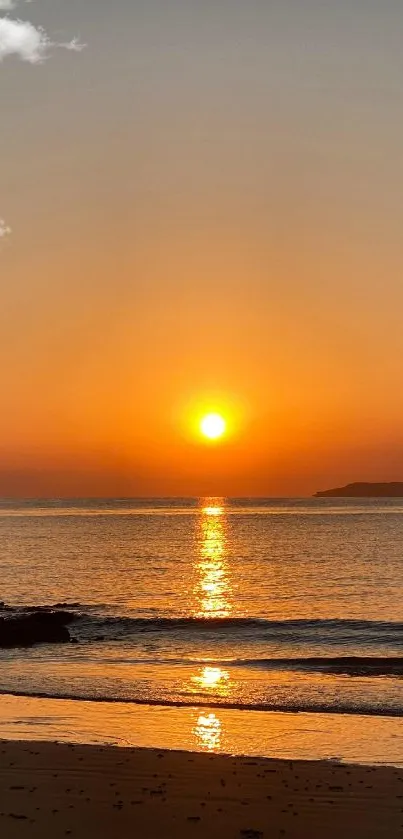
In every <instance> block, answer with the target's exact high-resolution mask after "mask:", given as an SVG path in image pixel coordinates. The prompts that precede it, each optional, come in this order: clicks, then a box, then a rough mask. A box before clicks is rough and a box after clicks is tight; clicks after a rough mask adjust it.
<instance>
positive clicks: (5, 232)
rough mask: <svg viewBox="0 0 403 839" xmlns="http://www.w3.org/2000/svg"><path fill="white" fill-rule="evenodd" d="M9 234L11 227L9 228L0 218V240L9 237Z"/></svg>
mask: <svg viewBox="0 0 403 839" xmlns="http://www.w3.org/2000/svg"><path fill="white" fill-rule="evenodd" d="M10 233H11V227H9V226H8V225H7V224H6V223H5V221H4V220H3V219H2V218H0V239H3V238H4V237H5V236H9V234H10Z"/></svg>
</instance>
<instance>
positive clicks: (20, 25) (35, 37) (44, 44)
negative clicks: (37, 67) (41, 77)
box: [0, 0, 85, 64]
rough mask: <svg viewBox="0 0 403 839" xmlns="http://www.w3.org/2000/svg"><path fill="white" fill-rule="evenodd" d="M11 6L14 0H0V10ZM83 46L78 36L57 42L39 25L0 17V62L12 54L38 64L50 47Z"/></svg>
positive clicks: (76, 48) (49, 50) (46, 54)
mask: <svg viewBox="0 0 403 839" xmlns="http://www.w3.org/2000/svg"><path fill="white" fill-rule="evenodd" d="M13 6H14V0H0V10H3V11H4V10H6V9H11V8H13ZM84 47H85V44H81V43H80V41H79V40H78V38H73V40H72V41H68V42H67V43H57V42H54V41H52V40H51V39H50V38H49V35H47V33H46V32H45V30H44V29H43V28H42V27H41V26H34V24H33V23H30V22H29V21H24V20H14V19H13V18H10V17H0V62H1V61H3V59H4V58H7V57H8V56H10V55H14V56H16V57H17V58H20V59H21V61H28V62H29V63H30V64H40V63H41V62H42V61H44V60H45V59H46V58H47V57H48V55H49V53H50V52H51V50H52V49H55V48H59V49H66V50H72V51H74V52H81V50H83V49H84Z"/></svg>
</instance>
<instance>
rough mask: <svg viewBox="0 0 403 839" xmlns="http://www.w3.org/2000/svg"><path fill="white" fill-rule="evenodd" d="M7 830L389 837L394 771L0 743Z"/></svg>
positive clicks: (394, 812)
mask: <svg viewBox="0 0 403 839" xmlns="http://www.w3.org/2000/svg"><path fill="white" fill-rule="evenodd" d="M0 757H1V760H0V830H1V832H2V835H4V836H7V839H20V837H21V839H22V838H23V837H29V839H39V837H41V839H42V837H43V836H45V835H52V837H55V839H58V837H65V836H66V835H70V836H72V837H75V839H84V837H85V839H88V837H94V839H95V837H100V839H103V837H105V839H106V837H110V836H111V835H116V836H119V839H126V837H127V839H129V837H132V836H133V835H138V836H141V837H143V836H144V837H146V838H147V839H157V837H158V839H159V837H161V836H164V835H170V836H173V837H177V839H182V837H183V839H187V837H191V836H195V837H196V838H197V837H204V836H208V837H209V839H215V838H217V839H227V837H228V839H236V837H239V838H240V839H242V838H243V839H261V837H267V839H268V837H270V839H272V837H282V836H285V837H286V838H287V839H290V837H291V838H292V839H301V837H305V836H306V837H309V839H322V837H323V836H326V837H329V839H336V837H337V839H338V838H339V837H340V835H341V834H343V832H344V833H345V834H346V835H348V836H354V835H355V836H358V837H365V839H372V837H373V839H376V837H381V836H382V837H383V836H388V839H394V837H398V836H400V837H401V836H402V835H403V770H399V769H394V768H389V767H378V768H374V767H368V766H367V767H362V766H348V765H340V764H335V763H331V762H330V761H290V760H276V759H268V758H250V757H233V756H231V755H216V754H214V755H213V754H200V753H196V752H188V751H170V750H164V749H142V748H125V749H122V748H119V747H114V746H93V745H72V744H67V743H66V744H62V743H52V742H35V741H31V742H29V741H26V742H18V741H0Z"/></svg>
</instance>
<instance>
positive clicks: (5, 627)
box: [0, 611, 71, 647]
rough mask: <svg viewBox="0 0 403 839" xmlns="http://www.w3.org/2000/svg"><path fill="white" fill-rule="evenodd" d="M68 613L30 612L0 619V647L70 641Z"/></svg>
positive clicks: (69, 617) (69, 616)
mask: <svg viewBox="0 0 403 839" xmlns="http://www.w3.org/2000/svg"><path fill="white" fill-rule="evenodd" d="M70 621H71V614H69V613H68V612H52V611H49V612H45V611H41V612H32V613H31V614H27V613H25V614H19V615H16V614H14V615H12V616H11V617H0V647H31V646H33V645H34V644H61V643H65V642H67V641H70V633H69V631H68V629H67V626H66V624H67V623H70Z"/></svg>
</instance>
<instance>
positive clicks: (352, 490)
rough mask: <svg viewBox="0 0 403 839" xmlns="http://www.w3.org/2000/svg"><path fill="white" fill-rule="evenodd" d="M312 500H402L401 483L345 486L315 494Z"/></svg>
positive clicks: (402, 485)
mask: <svg viewBox="0 0 403 839" xmlns="http://www.w3.org/2000/svg"><path fill="white" fill-rule="evenodd" d="M314 498H403V481H393V482H391V483H385V484H376V483H354V484H347V485H346V486H345V487H337V488H336V489H325V490H324V491H323V492H315V494H314Z"/></svg>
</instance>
